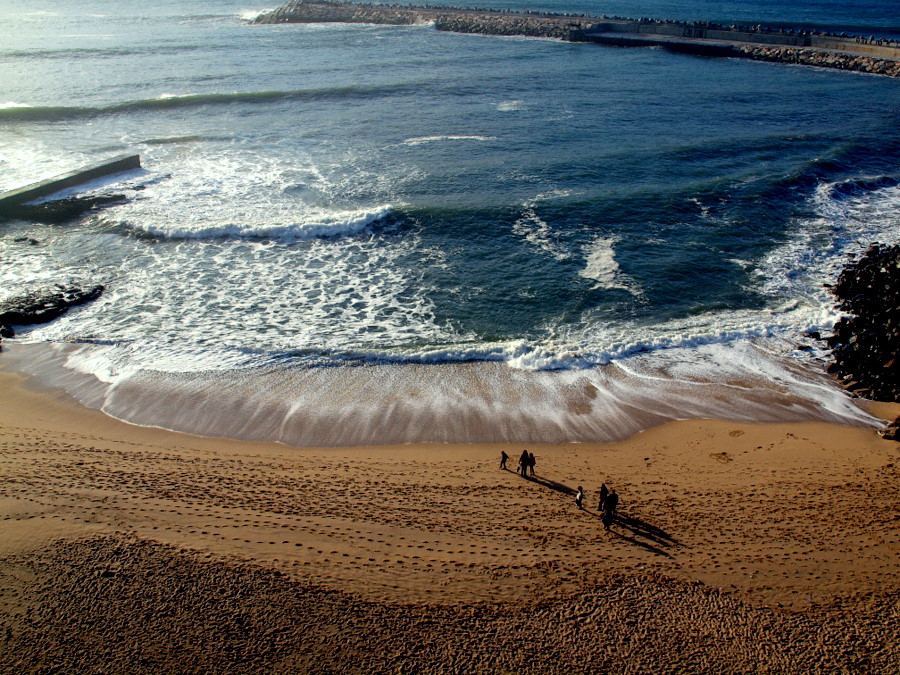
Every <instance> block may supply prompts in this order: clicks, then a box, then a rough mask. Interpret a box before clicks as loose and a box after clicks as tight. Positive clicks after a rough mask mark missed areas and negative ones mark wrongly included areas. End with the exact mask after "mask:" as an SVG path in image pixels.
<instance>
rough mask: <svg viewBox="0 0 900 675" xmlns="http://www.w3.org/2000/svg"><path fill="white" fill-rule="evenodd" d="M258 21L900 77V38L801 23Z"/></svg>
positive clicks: (275, 14)
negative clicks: (427, 26) (588, 45)
mask: <svg viewBox="0 0 900 675" xmlns="http://www.w3.org/2000/svg"><path fill="white" fill-rule="evenodd" d="M254 23H255V24H282V23H370V24H382V25H414V24H421V23H433V24H434V27H435V29H437V30H441V31H448V32H455V33H476V34H481V35H515V36H528V37H544V38H550V39H557V40H564V41H567V42H594V43H598V44H603V45H607V46H617V47H662V48H664V49H668V50H670V51H675V52H681V53H688V54H696V55H699V56H718V57H732V58H749V59H753V60H758V61H769V62H776V63H785V64H796V65H808V66H815V67H821V68H832V69H838V70H849V71H855V72H863V73H869V74H873V75H884V76H888V77H900V43H898V42H897V41H894V40H889V39H882V38H876V37H875V36H868V37H867V36H862V35H846V34H844V33H841V34H839V35H836V34H833V33H828V32H821V31H809V30H803V29H799V28H784V27H777V28H771V27H767V26H762V25H757V26H735V25H731V26H723V25H719V24H714V23H710V22H700V21H693V22H686V21H672V20H665V19H664V20H659V19H646V18H642V19H627V18H621V17H607V16H599V17H597V16H588V15H585V14H577V15H576V14H548V13H538V12H512V11H500V10H488V9H475V8H471V9H469V8H450V7H446V8H445V7H416V6H403V5H375V4H372V5H368V4H367V5H364V4H355V3H349V2H307V1H306V0H292V1H291V2H288V3H286V4H284V5H282V6H280V7H279V8H277V9H275V10H273V11H272V12H268V13H266V14H262V15H260V16H259V17H257V19H256V20H255V21H254Z"/></svg>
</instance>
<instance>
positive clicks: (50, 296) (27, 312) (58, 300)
mask: <svg viewBox="0 0 900 675" xmlns="http://www.w3.org/2000/svg"><path fill="white" fill-rule="evenodd" d="M103 291H104V287H103V286H102V285H100V284H97V285H95V286H90V287H88V288H79V287H77V286H62V285H57V286H55V287H53V288H49V289H41V290H37V291H33V292H31V293H26V294H24V295H19V296H16V297H13V298H9V299H8V300H6V301H4V302H2V303H0V325H3V326H5V327H7V328H8V326H10V325H13V326H27V325H31V324H35V323H47V322H48V321H53V319H56V318H57V317H60V316H62V315H63V314H65V313H66V312H67V311H68V310H69V308H70V307H75V306H76V305H82V304H84V303H86V302H91V301H92V300H96V299H97V298H99V297H100V296H101V295H102V294H103ZM8 330H11V329H8ZM5 337H9V335H5Z"/></svg>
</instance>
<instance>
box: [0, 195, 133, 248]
mask: <svg viewBox="0 0 900 675" xmlns="http://www.w3.org/2000/svg"><path fill="white" fill-rule="evenodd" d="M126 201H128V199H127V198H126V197H125V195H108V196H94V197H69V198H67V199H57V200H55V201H49V202H42V203H41V204H34V205H28V204H20V205H18V206H16V207H15V208H14V209H12V210H11V215H12V216H13V217H15V218H22V219H24V220H31V221H34V222H36V223H47V224H50V225H52V224H58V223H65V222H66V221H69V220H75V219H76V218H78V217H79V216H81V215H82V214H84V213H86V212H88V211H92V210H94V209H98V208H101V207H106V206H115V205H117V204H124V203H125V202H126ZM35 243H37V242H35Z"/></svg>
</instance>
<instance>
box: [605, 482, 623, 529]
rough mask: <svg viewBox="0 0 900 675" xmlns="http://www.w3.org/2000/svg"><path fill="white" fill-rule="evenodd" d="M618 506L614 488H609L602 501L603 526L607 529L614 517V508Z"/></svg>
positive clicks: (617, 496)
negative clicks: (604, 499)
mask: <svg viewBox="0 0 900 675" xmlns="http://www.w3.org/2000/svg"><path fill="white" fill-rule="evenodd" d="M618 506H619V495H617V494H616V491H615V490H610V491H609V494H608V495H607V496H606V501H605V502H604V503H603V527H605V528H606V529H607V530H608V529H609V527H610V525H612V524H613V521H614V520H615V518H616V509H617V508H618Z"/></svg>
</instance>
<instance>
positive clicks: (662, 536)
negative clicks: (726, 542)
mask: <svg viewBox="0 0 900 675" xmlns="http://www.w3.org/2000/svg"><path fill="white" fill-rule="evenodd" d="M527 479H528V480H530V481H531V482H533V483H537V484H538V485H543V486H544V487H547V488H550V489H551V490H555V491H556V492H560V493H562V494H564V495H570V496H571V495H574V494H575V489H574V488H570V487H569V486H568V485H563V484H562V483H557V482H556V481H554V480H550V479H549V478H544V477H543V476H528V477H527ZM582 511H584V513H586V514H588V515H589V516H592V517H594V518H597V519H598V520H599V519H601V518H602V514H600V513H596V512H593V511H589V510H587V509H582ZM612 525H613V526H615V525H618V526H619V528H620V529H623V530H625V532H624V533H623V532H617V531H615V530H613V529H609V530H608V532H610V533H611V534H613V535H615V536H617V537H619V538H620V539H624V540H625V541H628V542H631V543H632V544H634V545H635V546H640V547H641V548H643V549H646V550H648V551H650V552H651V553H655V554H657V555H661V556H664V557H666V558H671V557H672V555H671V554H670V553H669V552H668V551H666V550H665V549H667V548H672V547H675V546H679V545H680V544H679V543H678V541H676V540H675V538H674V537H672V536H671V535H670V534H668V533H667V532H665V531H664V530H662V529H661V528H659V527H657V526H656V525H651V524H650V523H647V522H644V521H643V520H641V519H639V518H636V517H634V516H629V515H626V514H623V513H618V512H617V513H616V515H615V516H614V517H613V522H612Z"/></svg>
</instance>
